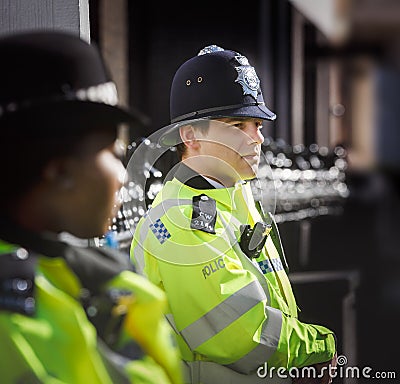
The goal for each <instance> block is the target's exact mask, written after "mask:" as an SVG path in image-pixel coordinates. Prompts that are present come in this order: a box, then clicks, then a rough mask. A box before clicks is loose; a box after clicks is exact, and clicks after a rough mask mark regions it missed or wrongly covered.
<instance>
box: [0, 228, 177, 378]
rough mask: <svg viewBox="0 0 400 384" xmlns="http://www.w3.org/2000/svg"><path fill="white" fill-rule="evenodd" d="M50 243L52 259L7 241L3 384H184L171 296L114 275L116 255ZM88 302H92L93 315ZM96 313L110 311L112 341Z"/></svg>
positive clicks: (1, 270)
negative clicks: (170, 319)
mask: <svg viewBox="0 0 400 384" xmlns="http://www.w3.org/2000/svg"><path fill="white" fill-rule="evenodd" d="M0 236H1V235H0ZM50 243H51V247H52V250H51V252H49V254H47V255H44V254H41V253H39V254H37V253H35V252H31V251H30V250H29V249H28V253H27V252H26V250H24V249H23V248H21V247H20V246H19V245H15V243H14V244H11V243H9V242H5V241H2V240H0V283H1V284H0V285H1V287H0V346H1V347H0V377H1V379H0V381H1V383H4V384H14V383H30V384H31V383H45V384H61V383H64V384H66V383H69V384H89V383H90V384H112V383H135V384H136V383H143V384H144V383H146V384H150V383H153V384H156V383H157V384H160V383H165V384H171V383H176V384H179V383H181V366H180V365H181V361H180V359H179V352H178V349H177V347H176V343H175V346H174V345H173V344H172V340H173V337H174V335H173V331H172V330H171V328H170V326H169V325H168V323H167V322H166V320H165V317H164V310H165V307H166V300H165V294H164V292H162V291H161V290H160V289H159V288H157V287H155V286H154V285H153V284H151V283H150V282H149V281H148V280H147V279H145V278H144V277H142V276H140V275H138V274H136V273H134V272H133V271H130V270H121V271H119V272H118V273H114V272H113V269H115V265H114V261H117V257H116V256H113V257H111V253H110V257H108V256H107V252H105V251H103V252H101V251H100V250H99V249H97V248H93V249H86V248H83V249H81V250H79V249H78V248H77V247H75V248H72V247H70V246H68V245H66V244H63V245H61V243H58V242H50ZM57 248H59V249H60V251H61V252H60V257H56V256H55V255H54V253H55V251H56V250H57ZM21 252H22V253H21ZM110 252H111V251H110ZM19 254H22V255H24V259H26V260H25V261H23V260H22V261H18V260H17V258H16V257H15V256H16V255H17V256H18V255H19ZM118 256H121V255H120V254H118ZM122 256H124V255H122ZM80 257H82V258H83V259H79V258H80ZM85 257H87V259H91V261H89V262H87V260H85ZM14 259H15V260H14ZM29 259H31V260H33V259H34V260H33V262H30V263H28V261H29ZM81 261H82V262H81ZM10 263H11V264H10ZM15 263H16V264H15ZM71 263H72V264H73V265H72V266H71ZM122 264H123V263H122ZM128 264H129V263H128ZM30 274H31V275H32V276H28V275H30ZM85 274H86V275H88V276H91V279H92V281H91V283H90V284H89V289H88V285H87V284H85V283H86V282H85V281H82V279H81V278H82V276H84V275H85ZM106 275H107V276H106ZM105 276H106V277H105ZM31 278H32V279H31ZM31 283H33V286H32V289H31V291H32V292H33V293H32V295H31V297H30V296H29V295H28V296H26V295H25V297H24V293H23V292H22V291H24V290H27V289H28V288H29V287H30V284H31ZM17 291H18V292H17ZM85 292H86V295H83V293H85ZM21 294H22V296H21ZM84 296H86V297H89V298H90V297H91V298H92V299H91V300H88V303H89V305H88V306H87V308H86V311H85V309H84V307H85V305H84V304H83V301H82V297H84ZM107 298H108V299H109V298H112V300H108V299H107ZM104 308H105V310H104ZM107 308H109V310H107ZM96 311H98V312H101V311H103V312H104V313H103V314H102V315H103V322H104V324H105V325H106V327H105V328H104V335H102V336H104V337H100V335H99V333H101V330H100V329H98V330H96V328H95V327H94V325H93V324H92V322H91V321H89V318H90V315H92V316H93V317H96ZM88 315H89V317H88ZM112 328H113V329H114V330H115V329H116V330H117V332H116V334H115V335H113V334H112V332H111V331H112ZM107 335H112V336H117V338H116V339H115V340H113V341H112V342H111V340H110V338H108V339H107Z"/></svg>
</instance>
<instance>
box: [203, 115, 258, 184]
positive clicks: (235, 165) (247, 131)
mask: <svg viewBox="0 0 400 384" xmlns="http://www.w3.org/2000/svg"><path fill="white" fill-rule="evenodd" d="M261 128H262V120H260V119H249V118H246V119H242V118H234V119H232V118H229V119H228V118H225V119H219V120H218V121H216V120H211V121H210V128H209V130H208V131H207V132H206V133H202V132H199V133H198V139H199V143H200V145H199V147H200V148H199V155H200V157H199V158H198V161H199V162H201V163H202V166H203V167H204V169H205V171H204V172H203V174H205V175H206V173H207V172H208V173H209V175H208V176H211V177H213V178H216V179H217V180H219V181H221V182H222V183H223V184H224V185H225V186H227V187H228V186H231V185H233V184H234V183H236V182H237V181H238V180H243V179H244V180H246V179H252V178H254V177H255V176H256V173H257V170H258V165H259V161H260V153H261V144H262V143H263V141H264V137H263V135H262V134H261V131H260V129H261Z"/></svg>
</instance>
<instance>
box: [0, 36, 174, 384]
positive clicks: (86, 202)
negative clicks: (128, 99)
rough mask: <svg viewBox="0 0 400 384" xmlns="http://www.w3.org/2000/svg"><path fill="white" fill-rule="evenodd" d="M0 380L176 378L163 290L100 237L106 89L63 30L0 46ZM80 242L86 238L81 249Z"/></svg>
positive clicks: (111, 169)
mask: <svg viewBox="0 0 400 384" xmlns="http://www.w3.org/2000/svg"><path fill="white" fill-rule="evenodd" d="M0 56H1V61H0V83H1V87H0V137H1V146H2V149H1V151H0V164H1V174H0V177H1V180H2V184H1V192H0V193H1V199H0V208H1V219H0V345H1V348H0V377H1V382H2V383H5V384H11V383H13V384H14V383H54V384H55V383H69V384H72V383H74V384H79V383H82V384H87V383H90V384H96V383H99V384H100V383H102V384H111V383H132V382H134V383H157V384H159V383H168V384H170V383H180V382H181V379H180V376H181V373H180V367H179V365H180V360H179V358H178V353H177V349H176V347H174V345H173V344H172V337H171V336H172V335H173V333H172V332H171V328H170V327H169V325H168V324H167V323H166V321H165V320H164V317H163V311H164V309H165V306H166V301H165V296H164V293H163V292H162V291H161V290H160V289H159V288H157V287H155V286H153V285H152V284H151V283H149V282H148V281H147V280H146V279H144V278H143V277H142V276H140V275H138V274H136V273H135V272H134V269H133V267H132V265H131V263H130V261H129V256H126V255H123V254H120V253H118V252H116V251H113V250H109V249H105V248H90V247H85V246H82V245H79V246H74V245H70V244H67V243H65V242H63V241H62V240H61V239H60V235H62V234H63V233H68V234H72V235H73V236H74V237H73V238H82V239H83V238H93V237H98V236H101V235H102V234H104V233H105V232H106V231H107V228H108V226H109V220H110V219H111V218H112V217H113V215H114V214H115V213H116V211H117V210H118V208H119V201H118V192H119V190H120V188H121V186H122V181H123V178H124V168H123V166H122V163H121V161H120V156H121V155H123V148H122V146H121V145H120V144H119V142H118V140H116V134H117V126H118V124H119V123H121V122H127V123H132V124H138V123H139V122H140V119H139V118H138V117H137V116H134V115H132V114H130V113H129V112H128V111H125V110H123V109H121V108H119V107H118V106H117V105H116V104H117V93H116V87H115V84H114V83H113V82H112V80H111V79H110V77H109V76H108V74H107V71H106V69H105V66H104V63H103V61H102V59H101V57H100V55H99V52H98V51H97V49H96V48H95V47H94V46H92V45H89V44H87V43H86V42H84V41H83V40H81V39H79V38H78V37H76V36H74V35H71V34H67V33H63V32H44V31H39V32H32V33H21V34H15V35H10V36H7V37H3V38H2V39H1V40H0ZM86 244H87V242H86Z"/></svg>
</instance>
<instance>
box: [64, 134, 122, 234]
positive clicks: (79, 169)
mask: <svg viewBox="0 0 400 384" xmlns="http://www.w3.org/2000/svg"><path fill="white" fill-rule="evenodd" d="M123 152H124V150H123V146H122V145H121V143H120V142H118V141H113V138H112V137H110V135H109V134H105V133H96V134H92V135H91V136H89V137H88V138H86V139H85V140H84V142H83V143H82V145H81V146H80V149H79V153H78V154H77V155H76V156H74V157H73V158H71V159H69V161H68V163H69V168H68V170H69V172H70V174H69V177H70V178H71V179H70V180H71V188H70V191H69V196H68V198H67V200H68V207H67V210H66V211H64V212H63V213H62V215H63V219H64V223H63V226H64V228H62V230H68V231H69V232H70V233H72V234H74V235H75V236H78V237H81V238H88V237H95V236H100V235H102V234H104V233H105V232H106V231H107V229H108V226H109V225H110V222H111V219H112V218H113V217H115V215H116V214H117V212H118V209H119V207H120V204H121V203H120V201H119V191H120V189H121V187H122V185H123V180H124V176H125V168H124V166H123V165H122V163H121V160H120V158H121V156H122V155H123ZM65 227H67V228H65Z"/></svg>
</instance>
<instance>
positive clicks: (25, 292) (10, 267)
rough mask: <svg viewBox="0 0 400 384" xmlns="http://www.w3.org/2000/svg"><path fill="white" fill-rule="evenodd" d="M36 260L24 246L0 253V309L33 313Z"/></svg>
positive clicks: (29, 314) (30, 314)
mask: <svg viewBox="0 0 400 384" xmlns="http://www.w3.org/2000/svg"><path fill="white" fill-rule="evenodd" d="M36 261H37V256H36V254H35V253H33V252H29V251H27V250H26V249H25V248H16V249H15V251H14V252H10V253H5V254H1V255H0V311H10V312H17V313H22V314H24V315H27V316H33V315H34V314H35V309H36V305H35V292H34V290H35V268H36Z"/></svg>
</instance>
